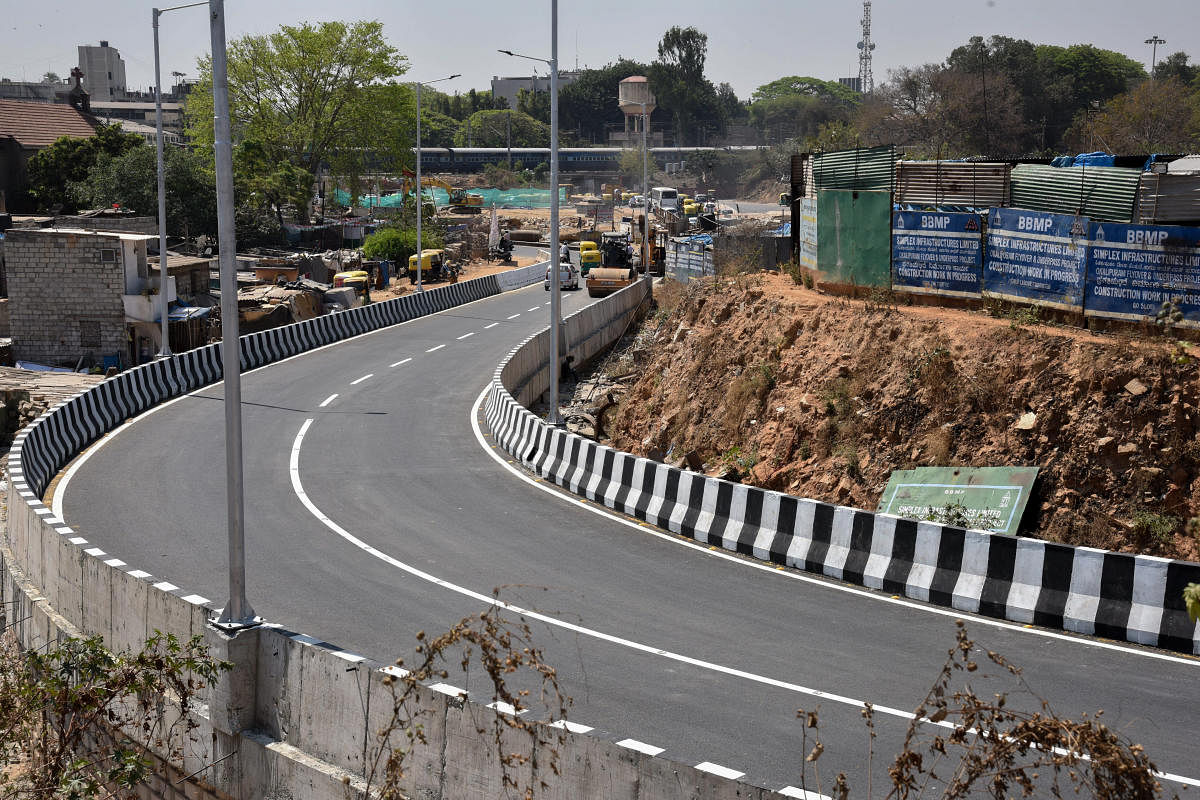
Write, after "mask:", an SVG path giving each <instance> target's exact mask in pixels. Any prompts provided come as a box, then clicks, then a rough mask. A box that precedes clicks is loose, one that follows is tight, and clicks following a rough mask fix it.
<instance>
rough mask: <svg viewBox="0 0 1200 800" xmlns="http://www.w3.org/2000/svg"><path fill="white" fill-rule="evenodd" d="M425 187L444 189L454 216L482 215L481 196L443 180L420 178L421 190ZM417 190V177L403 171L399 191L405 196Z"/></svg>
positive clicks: (407, 171) (410, 172) (408, 171)
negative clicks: (448, 196)
mask: <svg viewBox="0 0 1200 800" xmlns="http://www.w3.org/2000/svg"><path fill="white" fill-rule="evenodd" d="M427 186H436V187H438V188H439V189H445V190H446V193H447V194H449V195H450V203H449V208H450V210H451V211H453V212H454V213H456V214H481V213H483V195H481V194H475V193H474V192H470V191H467V190H466V189H463V188H462V187H460V186H451V185H450V184H448V183H446V182H445V181H443V180H438V179H437V178H432V177H430V178H427V177H425V176H421V188H422V189H424V188H425V187H427ZM416 189H417V176H416V174H415V173H413V172H412V171H410V170H407V169H406V170H404V179H403V181H402V182H401V185H400V191H402V192H403V193H404V194H405V195H407V194H409V193H410V192H415V191H416Z"/></svg>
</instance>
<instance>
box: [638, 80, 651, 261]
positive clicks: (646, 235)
mask: <svg viewBox="0 0 1200 800" xmlns="http://www.w3.org/2000/svg"><path fill="white" fill-rule="evenodd" d="M639 105H640V106H641V107H642V269H643V270H645V272H646V280H650V216H649V212H650V181H649V178H648V177H647V175H648V174H649V172H648V171H647V169H646V162H647V160H648V154H649V152H650V151H649V149H647V147H646V123H648V122H649V121H650V119H649V117H647V116H646V101H645V100H643V101H642V102H641V103H639Z"/></svg>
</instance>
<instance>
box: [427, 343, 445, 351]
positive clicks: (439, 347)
mask: <svg viewBox="0 0 1200 800" xmlns="http://www.w3.org/2000/svg"><path fill="white" fill-rule="evenodd" d="M445 346H446V345H444V344H439V345H438V346H437V347H431V348H429V349H428V350H426V351H425V352H426V353H433V352H435V351H437V350H441V349H442V348H443V347H445Z"/></svg>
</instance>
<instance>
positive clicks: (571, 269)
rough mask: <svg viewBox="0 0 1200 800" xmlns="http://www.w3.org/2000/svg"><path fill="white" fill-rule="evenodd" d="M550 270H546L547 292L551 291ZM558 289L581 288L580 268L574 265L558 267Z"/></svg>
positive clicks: (560, 265) (545, 284)
mask: <svg viewBox="0 0 1200 800" xmlns="http://www.w3.org/2000/svg"><path fill="white" fill-rule="evenodd" d="M550 279H551V275H550V268H549V267H547V269H546V281H545V283H544V284H543V286H545V288H546V291H547V292H548V291H550ZM558 287H559V288H560V289H578V288H579V267H577V266H575V265H574V264H566V263H564V264H559V265H558Z"/></svg>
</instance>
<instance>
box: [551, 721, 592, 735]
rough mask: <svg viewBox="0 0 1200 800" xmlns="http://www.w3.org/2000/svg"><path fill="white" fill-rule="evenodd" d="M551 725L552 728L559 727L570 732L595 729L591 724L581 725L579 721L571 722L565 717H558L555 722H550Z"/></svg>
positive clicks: (584, 731)
mask: <svg viewBox="0 0 1200 800" xmlns="http://www.w3.org/2000/svg"><path fill="white" fill-rule="evenodd" d="M549 725H550V727H551V728H558V729H559V730H563V731H568V732H570V733H587V732H588V731H593V730H595V728H593V727H592V726H591V725H580V724H579V723H578V722H571V721H570V720H565V719H556V720H554V722H551V723H549Z"/></svg>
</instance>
